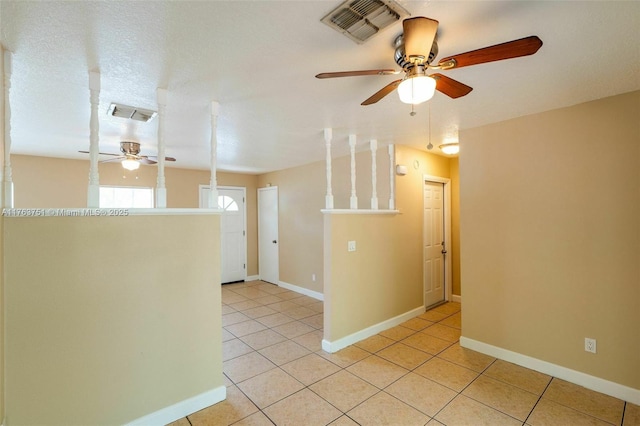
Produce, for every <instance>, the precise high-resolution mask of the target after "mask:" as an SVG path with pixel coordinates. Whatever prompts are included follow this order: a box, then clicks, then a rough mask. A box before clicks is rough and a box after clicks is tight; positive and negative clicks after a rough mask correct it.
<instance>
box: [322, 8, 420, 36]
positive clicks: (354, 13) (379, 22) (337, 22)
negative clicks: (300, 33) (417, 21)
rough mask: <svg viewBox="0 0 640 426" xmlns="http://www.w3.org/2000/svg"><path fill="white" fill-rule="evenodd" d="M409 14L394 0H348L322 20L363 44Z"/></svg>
mask: <svg viewBox="0 0 640 426" xmlns="http://www.w3.org/2000/svg"><path fill="white" fill-rule="evenodd" d="M407 16H409V13H408V12H407V11H406V10H405V9H403V8H402V7H401V6H400V5H399V4H397V3H396V2H394V1H392V0H347V1H345V2H344V3H342V4H341V5H340V6H338V7H337V8H336V9H334V10H332V11H331V12H330V13H329V14H328V15H327V16H325V17H324V18H322V20H321V21H322V22H324V23H325V24H327V25H328V26H330V27H331V28H333V29H334V30H336V31H338V32H339V33H342V34H344V35H346V36H347V37H349V38H350V39H351V40H353V41H355V42H356V43H358V44H362V43H364V42H365V41H367V40H369V39H370V38H371V37H373V36H374V35H376V34H378V33H379V32H380V31H381V30H383V29H384V28H386V27H388V26H389V25H391V24H393V23H395V22H397V21H399V20H401V19H403V18H405V17H407Z"/></svg>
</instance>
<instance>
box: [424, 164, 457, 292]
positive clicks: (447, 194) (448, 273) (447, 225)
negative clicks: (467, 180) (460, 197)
mask: <svg viewBox="0 0 640 426" xmlns="http://www.w3.org/2000/svg"><path fill="white" fill-rule="evenodd" d="M425 182H435V183H442V184H443V186H444V210H445V212H444V244H445V247H446V248H447V252H449V253H453V252H452V251H451V179H448V178H443V177H439V176H431V175H422V191H423V195H424V183H425ZM422 216H423V218H424V201H423V211H422ZM423 232H424V230H423ZM423 244H424V240H423ZM422 256H423V260H424V253H423V254H422ZM452 274H453V270H452V267H451V255H449V256H445V257H444V286H445V291H444V300H447V301H448V300H452V294H451V287H452V286H453V281H452V280H451V277H452ZM422 286H423V288H422V294H423V299H424V276H423V278H422ZM423 302H424V300H423Z"/></svg>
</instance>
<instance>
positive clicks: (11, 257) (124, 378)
mask: <svg viewBox="0 0 640 426" xmlns="http://www.w3.org/2000/svg"><path fill="white" fill-rule="evenodd" d="M219 219H220V218H219V216H217V215H198V216H130V217H99V218H98V217H84V218H75V217H43V218H5V219H4V222H5V224H4V241H5V245H6V248H7V250H5V257H4V271H5V301H6V303H5V309H6V311H5V314H6V368H7V370H6V371H7V375H6V423H5V424H7V425H26V424H32V425H33V424H48V425H68V424H86V425H91V424H93V425H104V424H123V423H126V422H129V421H132V420H134V419H137V418H139V417H142V416H144V415H147V414H150V413H152V412H154V411H157V410H159V409H162V408H165V407H167V406H170V405H172V404H175V403H177V402H181V401H183V400H185V399H188V398H190V397H193V396H196V395H199V394H201V393H203V392H207V391H210V390H212V389H215V388H218V387H220V386H224V382H223V377H222V349H221V329H222V328H221V327H222V325H221V311H220V306H221V298H220V284H219V277H220V275H219V274H220V270H219V237H220V236H219V231H218V229H219ZM141 235H144V238H140V236H141Z"/></svg>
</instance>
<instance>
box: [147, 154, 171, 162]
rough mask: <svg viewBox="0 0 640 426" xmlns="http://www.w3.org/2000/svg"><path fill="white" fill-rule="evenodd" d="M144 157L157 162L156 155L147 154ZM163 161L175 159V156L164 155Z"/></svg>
mask: <svg viewBox="0 0 640 426" xmlns="http://www.w3.org/2000/svg"><path fill="white" fill-rule="evenodd" d="M146 158H148V159H150V160H153V161H155V162H158V156H157V155H148V156H147V157H146ZM164 161H176V159H175V158H173V157H164Z"/></svg>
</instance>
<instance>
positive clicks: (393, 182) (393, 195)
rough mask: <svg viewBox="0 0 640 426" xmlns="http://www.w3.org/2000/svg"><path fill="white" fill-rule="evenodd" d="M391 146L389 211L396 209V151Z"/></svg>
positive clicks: (393, 146)
mask: <svg viewBox="0 0 640 426" xmlns="http://www.w3.org/2000/svg"><path fill="white" fill-rule="evenodd" d="M395 148H396V147H395V145H394V144H389V210H395V209H396V174H395V168H396V149H395Z"/></svg>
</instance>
